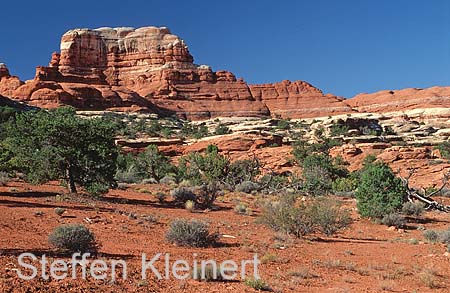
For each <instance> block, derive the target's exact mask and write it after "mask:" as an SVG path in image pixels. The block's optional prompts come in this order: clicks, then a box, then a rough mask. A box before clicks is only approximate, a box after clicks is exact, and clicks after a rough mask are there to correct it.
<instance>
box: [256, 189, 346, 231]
mask: <svg viewBox="0 0 450 293" xmlns="http://www.w3.org/2000/svg"><path fill="white" fill-rule="evenodd" d="M260 220H261V222H262V223H263V224H266V225H267V226H269V227H270V228H272V229H274V230H275V231H280V232H284V233H288V234H292V235H294V236H296V237H302V236H304V235H307V234H310V233H313V232H321V233H324V234H325V235H327V236H330V235H332V234H334V233H336V232H337V231H338V230H339V229H342V228H345V227H346V226H348V225H349V224H350V222H351V219H350V216H349V212H348V211H347V210H343V209H341V208H340V206H339V205H338V203H337V202H336V201H333V200H330V199H326V198H316V199H313V200H312V201H310V202H307V203H305V202H298V201H297V200H296V197H295V196H292V195H288V196H283V197H282V198H281V199H280V201H279V202H276V203H269V204H268V205H267V206H266V207H265V209H264V211H263V213H262V216H261V218H260Z"/></svg>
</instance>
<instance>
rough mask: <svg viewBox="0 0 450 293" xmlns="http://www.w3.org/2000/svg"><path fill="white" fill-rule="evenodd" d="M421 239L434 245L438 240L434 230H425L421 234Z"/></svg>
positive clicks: (437, 234)
mask: <svg viewBox="0 0 450 293" xmlns="http://www.w3.org/2000/svg"><path fill="white" fill-rule="evenodd" d="M423 237H424V238H425V240H426V241H428V242H431V243H435V242H437V241H438V240H439V233H438V232H436V231H434V230H425V231H424V232H423Z"/></svg>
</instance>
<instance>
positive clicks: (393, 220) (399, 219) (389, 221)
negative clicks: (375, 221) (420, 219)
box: [381, 213, 406, 228]
mask: <svg viewBox="0 0 450 293" xmlns="http://www.w3.org/2000/svg"><path fill="white" fill-rule="evenodd" d="M381 223H382V224H383V225H386V226H388V227H392V226H393V227H395V228H403V227H404V226H405V225H406V220H405V218H404V217H403V216H401V215H399V214H397V213H391V214H387V215H385V216H384V217H383V218H382V219H381Z"/></svg>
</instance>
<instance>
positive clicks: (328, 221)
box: [310, 198, 351, 236]
mask: <svg viewBox="0 0 450 293" xmlns="http://www.w3.org/2000/svg"><path fill="white" fill-rule="evenodd" d="M310 214H311V220H312V221H313V222H314V223H316V225H317V226H318V229H319V230H320V232H322V233H323V234H325V235H327V236H331V235H333V234H335V233H336V232H337V231H338V230H340V229H342V228H345V227H347V226H348V225H349V224H350V222H351V218H350V213H349V212H348V211H347V210H344V209H342V208H341V207H340V205H339V203H338V202H337V201H335V200H332V199H327V198H320V199H317V200H315V201H314V202H313V204H311V206H310Z"/></svg>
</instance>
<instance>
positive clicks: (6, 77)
mask: <svg viewBox="0 0 450 293" xmlns="http://www.w3.org/2000/svg"><path fill="white" fill-rule="evenodd" d="M22 84H23V82H22V81H21V80H20V79H19V78H18V77H17V76H11V75H10V74H9V70H8V67H6V64H4V63H0V95H4V96H8V97H11V96H13V92H14V90H16V89H17V88H18V87H20V86H21V85H22Z"/></svg>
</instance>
